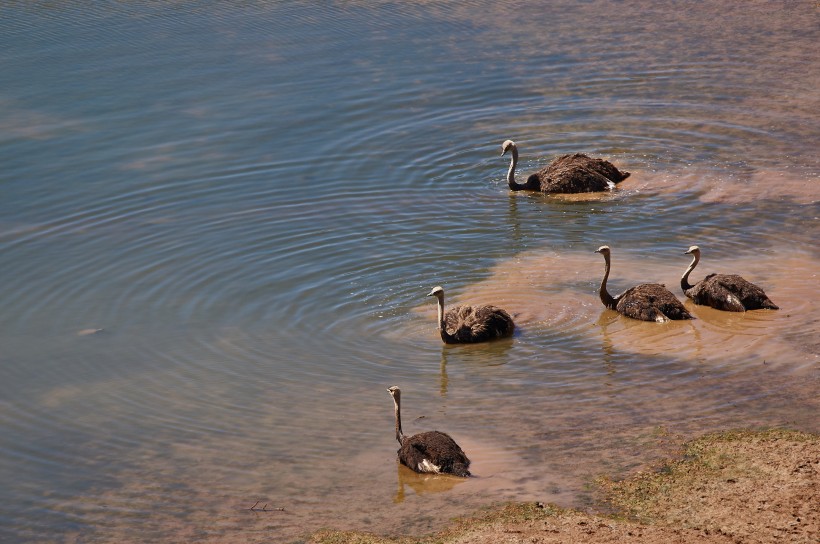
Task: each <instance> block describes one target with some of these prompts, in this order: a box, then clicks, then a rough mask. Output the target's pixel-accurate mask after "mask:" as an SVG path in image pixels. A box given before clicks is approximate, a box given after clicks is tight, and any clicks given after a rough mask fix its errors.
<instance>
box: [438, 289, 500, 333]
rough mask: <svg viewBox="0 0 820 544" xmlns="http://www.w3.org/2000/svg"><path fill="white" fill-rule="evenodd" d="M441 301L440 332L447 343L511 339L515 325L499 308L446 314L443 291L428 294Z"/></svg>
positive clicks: (452, 310) (464, 308) (462, 309)
mask: <svg viewBox="0 0 820 544" xmlns="http://www.w3.org/2000/svg"><path fill="white" fill-rule="evenodd" d="M427 296H428V297H436V298H437V299H438V329H439V333H441V339H442V340H443V341H444V343H445V344H472V343H475V342H486V341H488V340H494V339H496V338H504V337H507V336H512V334H513V332H514V331H515V323H513V320H512V317H510V314H508V313H507V312H506V311H504V310H502V309H501V308H498V307H496V306H456V307H454V308H450V309H449V310H447V311H446V312H445V311H444V289H443V288H441V287H434V288H433V290H432V291H430V293H429V294H428V295H427Z"/></svg>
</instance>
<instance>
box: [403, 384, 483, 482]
mask: <svg viewBox="0 0 820 544" xmlns="http://www.w3.org/2000/svg"><path fill="white" fill-rule="evenodd" d="M387 391H388V392H389V393H390V396H391V397H393V405H394V407H395V409H396V440H398V441H399V444H401V447H400V448H399V451H398V454H399V461H401V464H402V465H404V466H406V467H409V468H411V469H412V470H415V471H416V472H432V473H435V474H440V473H444V474H453V475H455V476H463V477H466V476H469V475H470V471H469V468H470V460H469V459H467V456H466V455H465V454H464V451H463V450H462V449H461V448H460V447H459V445H458V444H456V441H455V440H453V439H452V438H450V435H448V434H446V433H442V432H440V431H427V432H424V433H419V434H414V435H413V436H404V433H403V432H402V431H401V389H399V388H398V386H396V385H394V386H392V387H389V388H387Z"/></svg>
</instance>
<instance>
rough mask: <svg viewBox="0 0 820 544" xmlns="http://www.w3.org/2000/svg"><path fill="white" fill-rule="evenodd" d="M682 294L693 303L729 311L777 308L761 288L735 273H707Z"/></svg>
mask: <svg viewBox="0 0 820 544" xmlns="http://www.w3.org/2000/svg"><path fill="white" fill-rule="evenodd" d="M684 294H685V295H686V296H687V297H689V298H691V299H692V301H693V302H694V303H695V304H702V305H704V306H711V307H712V308H716V309H718V310H725V311H729V312H744V311H746V310H760V309H769V310H777V309H779V308H778V307H777V306H776V305H775V303H774V302H772V301H771V300H770V299H769V297H768V296H766V293H765V292H764V291H763V289H761V288H760V287H758V286H757V285H755V284H754V283H751V282H749V281H746V280H744V279H743V278H741V277H740V276H738V275H736V274H709V275H708V276H706V277H705V278H704V279H703V281H701V282H698V283H697V284H696V285H695V286H694V287H692V288H691V289H687V290H686V291H685V292H684Z"/></svg>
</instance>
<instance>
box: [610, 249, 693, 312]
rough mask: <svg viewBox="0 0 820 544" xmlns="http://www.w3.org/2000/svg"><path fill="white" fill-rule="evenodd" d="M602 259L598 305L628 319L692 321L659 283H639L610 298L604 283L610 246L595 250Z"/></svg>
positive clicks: (684, 309)
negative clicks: (599, 301) (600, 304)
mask: <svg viewBox="0 0 820 544" xmlns="http://www.w3.org/2000/svg"><path fill="white" fill-rule="evenodd" d="M595 253H600V254H602V255H603V256H604V261H605V262H606V271H605V272H604V279H603V280H601V289H600V291H599V293H600V295H601V302H603V303H604V306H606V307H607V308H609V309H610V310H616V311H617V312H618V313H621V314H623V315H625V316H627V317H631V318H633V319H641V320H643V321H658V322H663V321H669V320H670V319H692V315H691V314H690V313H689V312H687V311H686V308H684V307H683V304H681V302H680V301H679V300H678V299H677V298H675V295H673V294H672V293H671V291H669V289H667V288H666V287H664V286H663V285H661V284H659V283H642V284H640V285H636V286H635V287H631V288H629V289H627V290H626V291H624V292H623V293H621V294H620V295H618V296H617V297H613V296H612V295H610V294H609V292H608V291H607V290H606V280H607V279H609V268H610V263H609V254H610V250H609V246H601V247H599V248H598V249H596V250H595Z"/></svg>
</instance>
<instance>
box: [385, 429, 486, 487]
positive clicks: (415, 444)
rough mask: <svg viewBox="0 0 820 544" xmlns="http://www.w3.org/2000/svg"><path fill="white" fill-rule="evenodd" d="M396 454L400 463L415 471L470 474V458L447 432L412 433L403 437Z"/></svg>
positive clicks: (457, 474) (459, 474) (458, 474)
mask: <svg viewBox="0 0 820 544" xmlns="http://www.w3.org/2000/svg"><path fill="white" fill-rule="evenodd" d="M398 454H399V461H400V462H401V464H402V465H404V466H406V467H409V468H411V469H413V470H415V471H416V472H433V473H444V474H453V475H455V476H465V477H466V476H469V475H470V470H469V469H470V460H469V459H467V455H465V453H464V451H463V450H462V449H461V448H460V447H459V445H458V444H456V441H455V440H453V439H452V438H451V437H450V435H448V434H447V433H442V432H439V431H427V432H424V433H419V434H414V435H413V436H410V437H407V438H405V439H404V441H403V442H402V444H401V447H400V448H399V451H398Z"/></svg>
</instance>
